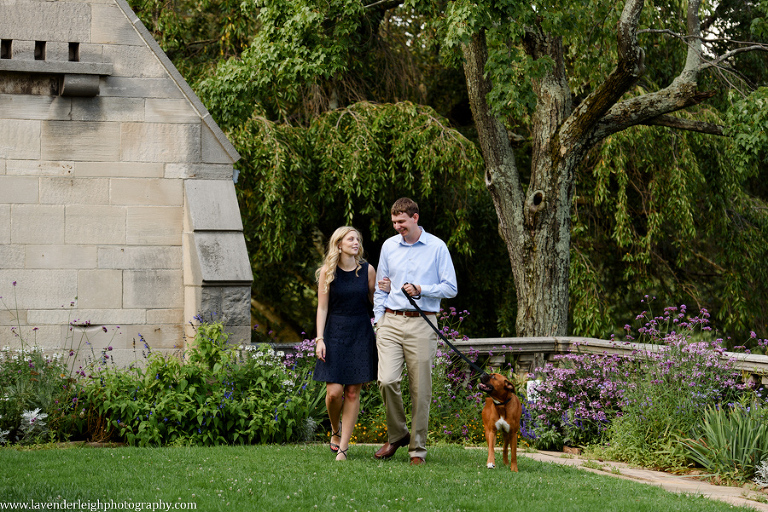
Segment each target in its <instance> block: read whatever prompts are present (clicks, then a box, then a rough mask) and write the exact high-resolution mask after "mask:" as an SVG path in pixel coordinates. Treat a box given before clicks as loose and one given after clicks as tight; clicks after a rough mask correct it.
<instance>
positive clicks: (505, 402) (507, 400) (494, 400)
mask: <svg viewBox="0 0 768 512" xmlns="http://www.w3.org/2000/svg"><path fill="white" fill-rule="evenodd" d="M491 400H493V405H507V404H508V403H509V401H510V400H512V397H509V398H507V399H506V400H504V401H503V402H499V401H498V400H496V399H495V398H491Z"/></svg>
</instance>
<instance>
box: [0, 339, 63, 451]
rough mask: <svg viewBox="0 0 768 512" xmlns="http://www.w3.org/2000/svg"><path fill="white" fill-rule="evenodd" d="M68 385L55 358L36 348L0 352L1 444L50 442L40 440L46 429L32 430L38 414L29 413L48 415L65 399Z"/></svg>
mask: <svg viewBox="0 0 768 512" xmlns="http://www.w3.org/2000/svg"><path fill="white" fill-rule="evenodd" d="M67 383H68V372H67V369H66V366H65V365H64V364H63V361H62V360H61V358H60V357H58V356H57V357H53V356H48V355H45V354H43V351H42V350H41V349H40V348H38V347H32V348H24V347H23V346H22V348H21V349H18V350H11V349H10V348H8V347H6V348H4V349H3V350H2V351H0V397H1V398H0V443H5V442H11V443H13V442H17V443H21V444H29V443H33V442H37V441H40V440H43V441H47V440H49V438H48V437H47V436H46V437H45V438H43V439H40V436H41V435H43V434H44V433H47V429H45V430H44V431H43V430H41V429H34V428H33V427H34V424H31V422H30V419H32V418H34V417H36V416H39V414H36V415H33V416H32V417H30V415H29V414H28V413H29V412H31V411H35V410H37V411H38V413H39V412H40V411H42V415H43V416H50V415H51V414H52V413H53V412H54V411H55V410H56V409H57V408H58V406H59V401H60V400H65V396H66V394H65V392H64V390H65V389H66V387H67ZM25 413H27V414H25ZM25 416H26V418H25ZM38 425H39V426H43V425H44V422H43V421H38ZM3 434H4V435H3Z"/></svg>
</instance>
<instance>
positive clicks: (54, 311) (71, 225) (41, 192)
mask: <svg viewBox="0 0 768 512" xmlns="http://www.w3.org/2000/svg"><path fill="white" fill-rule="evenodd" d="M0 40H1V41H0V43H1V46H0V296H2V297H3V301H4V303H5V305H6V308H0V347H2V346H18V344H19V338H18V337H17V334H18V333H19V332H21V334H22V336H23V337H24V339H25V341H26V342H28V343H32V342H35V343H36V344H37V345H38V346H40V347H42V348H44V349H48V350H54V349H61V348H64V349H68V348H70V347H71V346H72V345H75V346H77V345H80V344H81V343H82V346H81V350H82V349H83V348H85V349H86V350H90V347H93V350H94V352H96V353H97V354H98V351H99V350H100V348H101V347H105V346H108V345H109V346H112V347H113V349H114V350H113V351H112V355H114V356H115V359H116V360H118V361H122V362H126V361H129V360H132V359H133V358H134V357H135V355H136V354H137V353H138V354H139V355H140V350H141V348H142V347H141V346H139V347H137V349H136V351H134V348H133V347H134V340H136V341H137V342H138V340H139V334H141V335H142V336H143V338H144V339H145V340H146V342H147V343H148V344H149V346H150V347H152V349H154V350H164V351H172V350H174V348H175V347H179V346H181V345H182V344H183V343H184V332H185V331H187V332H186V334H187V335H189V334H190V327H189V322H190V321H191V320H192V319H193V318H194V317H195V316H196V315H198V314H201V313H202V314H203V315H204V316H208V317H213V316H214V315H217V317H218V318H223V319H224V321H225V322H226V323H227V325H228V330H229V331H230V332H232V333H233V336H232V337H231V338H230V339H231V340H232V341H234V342H240V341H247V340H249V339H250V284H251V281H252V279H253V278H252V273H251V268H250V262H249V259H248V254H247V252H246V246H245V240H244V237H243V232H242V230H243V226H242V222H241V219H240V211H239V207H238V204H237V200H236V197H235V188H234V183H233V164H234V162H236V161H237V160H238V158H239V155H238V154H237V151H236V150H235V149H234V147H233V146H232V145H231V144H230V143H229V141H228V140H227V139H226V137H225V136H224V134H223V133H222V131H221V130H220V129H219V127H218V126H216V124H215V123H214V122H213V120H212V119H211V116H210V114H209V113H208V112H207V111H206V109H205V107H204V106H203V105H202V104H201V102H200V101H199V99H198V98H197V97H196V96H195V94H194V93H193V92H192V90H191V88H190V87H189V86H188V84H187V83H186V82H185V81H184V79H183V78H182V77H181V75H180V74H179V73H178V71H177V70H176V69H175V68H174V66H173V64H172V63H171V61H170V60H169V59H168V57H167V56H166V55H165V54H164V53H163V51H162V50H161V49H160V47H159V46H158V44H157V43H156V42H155V41H154V39H153V38H152V36H151V34H150V33H149V32H148V31H147V29H146V28H145V27H144V26H143V25H142V23H141V22H140V21H139V19H138V18H137V17H136V15H135V14H134V13H133V12H132V10H131V9H130V7H129V6H128V4H127V3H126V2H125V1H124V0H56V1H48V0H0ZM14 282H15V283H16V284H15V285H14V284H13V283H14ZM19 326H20V327H19ZM118 326H119V328H118ZM185 326H186V327H185ZM12 327H16V329H11V328H12ZM105 330H106V332H104V331H105ZM86 340H87V341H88V342H89V343H90V345H88V344H86V343H85V341H86Z"/></svg>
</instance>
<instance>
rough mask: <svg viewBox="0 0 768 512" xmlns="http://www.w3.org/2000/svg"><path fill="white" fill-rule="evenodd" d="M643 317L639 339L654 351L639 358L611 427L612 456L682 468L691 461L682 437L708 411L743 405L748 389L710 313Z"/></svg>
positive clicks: (678, 311)
mask: <svg viewBox="0 0 768 512" xmlns="http://www.w3.org/2000/svg"><path fill="white" fill-rule="evenodd" d="M637 318H638V319H643V320H646V323H645V324H644V325H643V326H642V327H641V328H640V329H638V332H639V334H640V336H639V339H640V340H641V341H644V342H646V343H650V344H652V345H653V349H651V350H647V351H643V352H638V353H635V354H634V357H633V361H634V368H633V371H632V373H631V375H632V376H634V377H633V378H632V379H630V380H629V381H628V384H627V388H626V390H625V394H624V400H623V401H622V404H621V408H622V414H621V416H620V417H618V418H617V419H616V421H614V423H613V424H612V425H611V429H610V436H609V437H610V441H611V448H610V450H609V454H611V455H612V456H614V457H616V458H618V459H620V460H626V461H628V462H632V463H636V464H641V465H644V466H652V467H659V468H674V467H678V466H681V465H684V464H686V460H687V457H686V454H685V451H684V450H682V449H681V447H680V446H679V445H678V444H677V443H676V442H675V438H676V436H682V437H688V436H689V435H690V433H691V431H692V430H693V429H694V428H695V427H696V426H697V425H698V424H699V422H700V421H701V415H702V411H703V410H705V409H706V408H707V407H709V406H716V405H718V404H728V403H735V402H737V401H738V399H739V396H740V395H742V394H743V392H744V391H745V390H746V389H747V387H746V386H745V385H744V384H742V383H741V375H740V374H739V372H738V371H736V370H735V369H734V365H733V362H734V361H733V360H724V359H722V357H721V356H722V354H723V352H724V351H725V349H724V348H723V340H722V339H711V338H713V336H712V334H711V327H710V326H709V320H708V319H709V314H708V313H707V311H706V310H705V309H702V310H701V311H700V313H699V315H697V316H694V317H688V315H687V312H686V307H685V306H680V307H679V308H678V307H668V308H666V309H665V310H664V314H663V315H661V316H657V317H654V316H652V315H651V313H650V312H647V311H644V312H643V313H641V314H640V315H638V317H637ZM627 330H628V332H629V331H630V330H629V329H627ZM628 337H629V339H632V336H628Z"/></svg>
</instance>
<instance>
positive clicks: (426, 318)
mask: <svg viewBox="0 0 768 512" xmlns="http://www.w3.org/2000/svg"><path fill="white" fill-rule="evenodd" d="M405 284H408V283H405ZM405 284H404V285H403V287H402V288H400V290H401V291H402V292H403V293H404V294H405V296H406V297H407V298H408V302H410V303H411V306H413V307H414V308H416V311H418V312H419V314H420V315H421V317H422V318H423V319H424V320H426V321H427V323H428V324H429V326H430V327H431V328H432V330H433V331H435V332H436V333H437V335H438V336H440V338H442V340H443V341H444V342H446V343H447V344H448V346H449V347H451V348H452V349H453V351H454V352H456V353H457V354H458V355H459V357H461V358H462V359H463V360H464V361H465V362H466V363H467V364H468V365H469V366H470V367H471V368H472V369H473V370H475V371H476V372H477V373H478V374H479V375H480V376H481V377H482V376H483V375H485V372H484V371H483V369H482V368H480V367H479V366H477V365H476V364H475V363H473V362H472V361H470V360H469V358H467V356H465V355H464V354H462V353H461V352H460V351H459V349H457V348H456V347H455V346H454V345H453V343H451V342H450V341H448V339H447V338H446V337H445V336H444V335H443V333H442V332H440V330H439V329H438V328H437V327H435V324H433V323H432V321H431V320H430V319H429V318H428V317H427V314H426V313H424V311H422V310H421V308H420V307H419V305H418V304H416V301H415V300H414V299H413V297H411V296H410V295H408V292H406V291H405Z"/></svg>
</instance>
